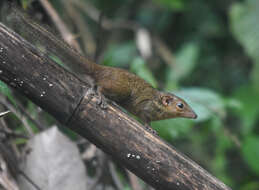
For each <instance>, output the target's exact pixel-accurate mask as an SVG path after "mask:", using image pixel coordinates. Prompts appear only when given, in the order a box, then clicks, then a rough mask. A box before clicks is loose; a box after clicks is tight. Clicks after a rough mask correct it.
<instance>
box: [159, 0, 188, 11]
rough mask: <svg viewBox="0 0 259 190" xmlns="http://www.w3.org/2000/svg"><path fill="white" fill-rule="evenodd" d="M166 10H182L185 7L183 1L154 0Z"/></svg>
mask: <svg viewBox="0 0 259 190" xmlns="http://www.w3.org/2000/svg"><path fill="white" fill-rule="evenodd" d="M154 1H156V2H158V3H160V4H162V5H164V6H166V7H167V8H170V9H174V10H182V9H183V8H184V5H185V0H154Z"/></svg>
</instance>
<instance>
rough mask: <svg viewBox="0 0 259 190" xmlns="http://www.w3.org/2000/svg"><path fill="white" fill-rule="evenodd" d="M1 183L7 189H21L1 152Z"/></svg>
mask: <svg viewBox="0 0 259 190" xmlns="http://www.w3.org/2000/svg"><path fill="white" fill-rule="evenodd" d="M0 184H1V185H2V186H3V187H4V188H6V189H7V190H19V187H18V185H17V184H16V182H15V181H14V180H13V179H12V177H11V176H10V174H9V171H8V167H7V164H6V162H5V161H4V159H3V157H2V156H1V154H0Z"/></svg>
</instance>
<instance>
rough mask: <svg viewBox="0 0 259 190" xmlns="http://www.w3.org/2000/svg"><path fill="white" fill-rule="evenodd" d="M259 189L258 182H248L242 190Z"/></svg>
mask: <svg viewBox="0 0 259 190" xmlns="http://www.w3.org/2000/svg"><path fill="white" fill-rule="evenodd" d="M258 189H259V182H258V181H251V182H248V183H246V184H245V185H243V186H242V187H241V188H240V190H258Z"/></svg>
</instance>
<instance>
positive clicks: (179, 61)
mask: <svg viewBox="0 0 259 190" xmlns="http://www.w3.org/2000/svg"><path fill="white" fill-rule="evenodd" d="M199 51H200V48H199V46H198V44H196V43H194V42H189V43H187V44H185V45H184V46H183V47H182V48H181V49H180V51H179V52H178V53H176V55H175V61H174V62H173V66H172V69H171V71H170V73H169V75H168V79H167V81H168V83H167V84H166V89H167V90H172V88H170V86H171V85H170V83H171V81H174V82H177V81H178V80H180V79H182V78H184V77H186V76H188V75H189V74H190V73H191V71H192V70H193V69H194V67H195V65H196V63H197V59H198V56H199ZM172 61H173V60H172Z"/></svg>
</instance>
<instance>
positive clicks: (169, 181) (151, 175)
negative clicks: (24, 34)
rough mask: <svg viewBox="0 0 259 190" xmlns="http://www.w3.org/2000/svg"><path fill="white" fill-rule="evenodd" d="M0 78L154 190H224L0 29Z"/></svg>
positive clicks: (22, 40)
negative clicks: (102, 106)
mask: <svg viewBox="0 0 259 190" xmlns="http://www.w3.org/2000/svg"><path fill="white" fill-rule="evenodd" d="M0 73H1V74H0V79H1V80H2V81H4V82H6V83H7V84H8V85H10V86H11V87H13V88H14V89H15V90H18V91H20V92H21V93H23V94H24V95H25V96H26V97H28V98H29V99H31V100H32V101H33V102H34V103H36V104H37V105H39V106H41V107H42V108H43V109H45V110H46V111H47V112H49V113H50V114H51V115H53V116H54V117H55V118H56V119H57V120H58V121H60V122H61V123H63V124H65V125H67V126H68V127H69V128H70V129H71V130H73V131H75V132H77V133H78V134H80V135H81V136H83V137H85V138H87V139H88V140H89V141H91V142H92V143H94V144H95V145H97V146H98V147H99V148H101V149H102V150H103V151H104V152H106V153H108V154H110V155H111V156H112V157H113V158H115V159H117V160H118V161H119V162H120V163H121V164H122V165H123V166H125V167H126V168H127V169H129V170H130V171H132V172H133V173H135V174H136V175H137V176H139V177H141V178H142V179H143V180H144V181H145V182H147V183H149V184H150V185H152V186H153V187H155V188H156V189H163V190H167V189H199V190H205V189H206V190H229V189H230V188H228V187H227V186H226V185H224V184H223V183H222V182H220V181H219V180H218V179H216V178H215V177H213V176H212V175H210V174H209V173H208V172H207V171H205V170H204V169H202V168H201V167H200V166H199V165H197V164H196V163H194V162H193V161H192V160H190V159H189V158H187V157H186V156H184V155H183V154H181V153H180V152H178V151H177V150H176V149H175V148H174V147H172V146H170V145H168V144H167V143H165V142H164V141H163V140H162V139H160V138H159V137H157V136H154V135H153V134H151V133H150V132H149V131H147V130H146V129H145V128H144V126H142V125H141V124H139V123H138V122H136V121H135V120H134V119H132V118H130V117H129V116H128V115H127V114H125V113H124V112H122V111H121V110H120V109H119V108H118V107H116V106H114V105H112V104H108V108H107V109H105V110H104V109H102V108H101V107H100V106H99V105H98V103H97V102H98V100H99V97H98V95H97V94H96V93H94V95H93V96H90V95H88V94H91V93H87V92H89V90H91V88H90V87H91V85H92V84H91V83H90V81H89V82H88V83H84V82H82V81H81V80H80V79H78V78H77V77H75V76H74V75H73V74H71V73H69V72H67V71H66V70H64V69H63V68H62V67H61V66H59V65H57V64H55V63H54V62H53V61H52V60H50V59H48V58H47V57H46V56H44V55H43V54H42V53H41V52H39V51H38V50H37V49H36V48H35V47H34V46H32V45H31V44H30V43H28V42H27V41H25V40H24V39H22V38H21V37H20V36H19V35H17V34H16V33H14V32H13V31H11V30H10V29H8V28H7V27H6V26H4V25H3V24H0ZM21 81H23V82H22V83H21ZM86 82H87V81H86ZM21 84H22V85H21Z"/></svg>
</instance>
